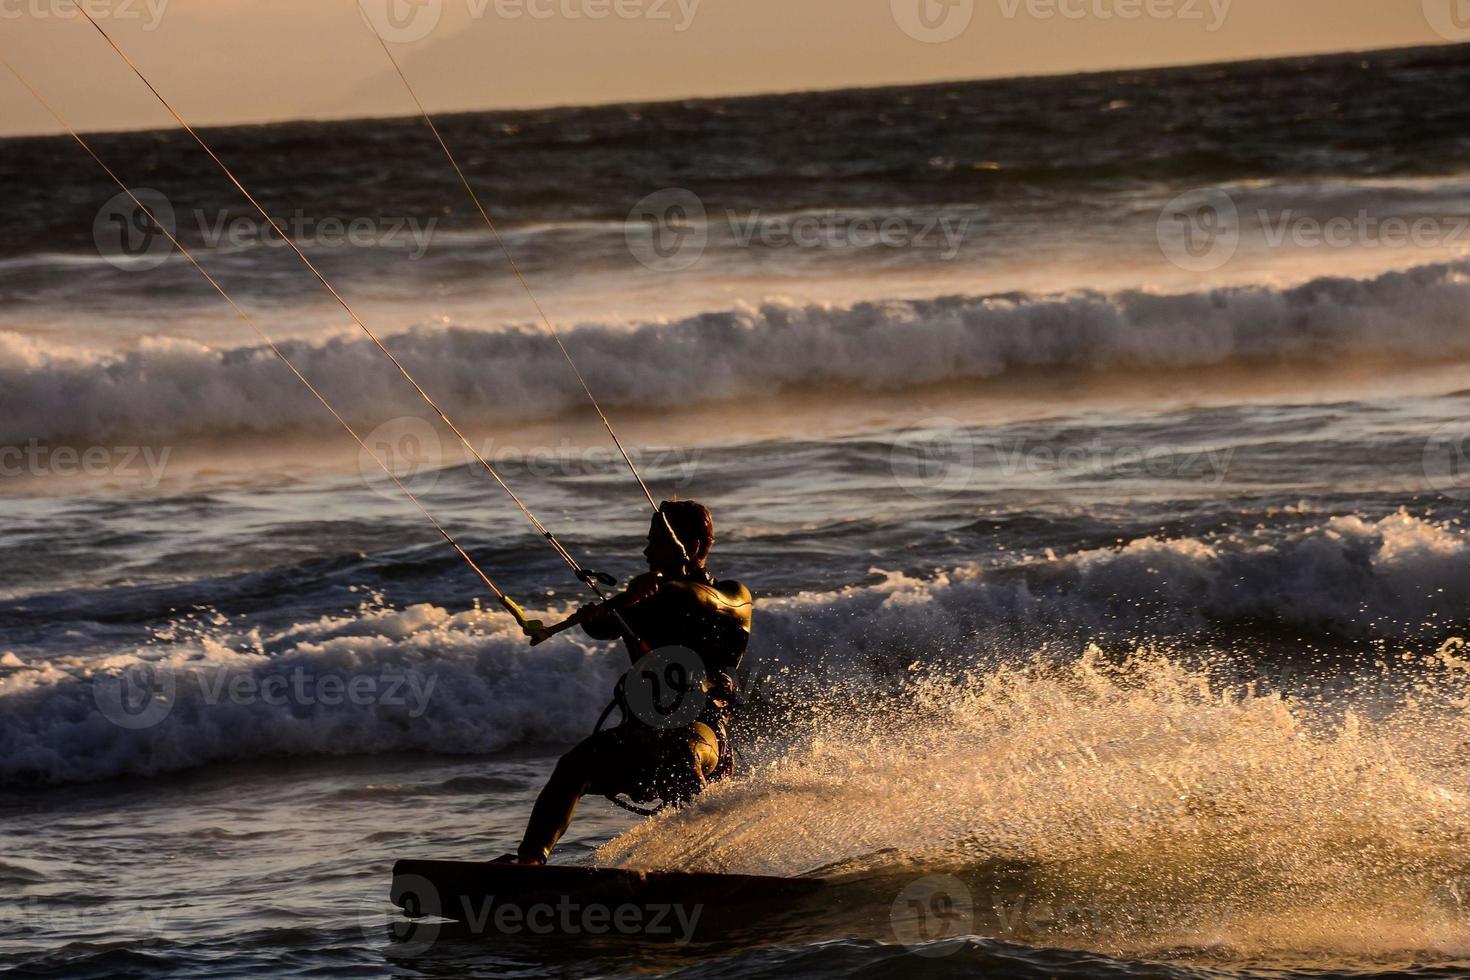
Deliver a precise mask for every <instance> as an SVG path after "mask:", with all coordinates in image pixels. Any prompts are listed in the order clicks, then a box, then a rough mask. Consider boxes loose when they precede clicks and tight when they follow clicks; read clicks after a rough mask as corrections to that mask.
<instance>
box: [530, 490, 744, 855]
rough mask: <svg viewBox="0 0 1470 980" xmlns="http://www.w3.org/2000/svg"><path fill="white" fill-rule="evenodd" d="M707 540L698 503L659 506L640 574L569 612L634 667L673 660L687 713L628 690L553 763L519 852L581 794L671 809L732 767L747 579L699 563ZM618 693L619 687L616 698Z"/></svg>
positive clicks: (538, 851)
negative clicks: (607, 722) (657, 707)
mask: <svg viewBox="0 0 1470 980" xmlns="http://www.w3.org/2000/svg"><path fill="white" fill-rule="evenodd" d="M713 545H714V521H713V519H712V518H711V516H710V513H709V510H708V509H707V508H705V507H704V506H703V505H701V504H697V503H694V502H693V501H676V502H672V503H670V502H665V503H664V504H663V505H662V506H661V507H660V508H659V513H658V514H657V515H656V516H655V517H654V520H653V524H652V526H651V527H650V528H649V535H648V547H647V548H645V549H644V556H645V557H646V558H647V559H648V566H649V572H648V573H647V574H645V575H640V576H639V577H638V578H636V579H634V580H633V581H632V582H630V583H629V584H628V588H627V589H626V590H625V591H624V592H622V593H620V594H619V595H617V596H614V597H613V598H612V599H610V600H608V601H607V602H605V603H600V604H597V605H592V606H586V607H584V608H583V609H582V610H580V611H579V612H578V613H577V616H576V617H574V618H575V619H576V620H577V622H578V624H579V625H581V627H582V628H583V630H585V631H586V633H587V634H588V635H589V636H592V637H594V638H596V639H603V640H611V639H616V638H619V637H620V638H622V639H623V641H624V642H625V644H626V645H627V648H628V653H629V657H630V658H631V659H632V660H633V661H634V662H635V663H637V662H639V661H640V660H642V658H644V657H645V656H649V655H650V654H651V655H652V656H651V658H650V659H651V660H652V661H655V662H658V661H660V659H661V658H668V659H670V660H671V663H672V665H675V666H677V667H678V671H677V673H678V675H679V679H680V682H681V683H682V684H683V685H684V686H683V688H682V689H681V690H677V691H673V692H666V693H672V694H674V695H675V696H676V697H677V698H678V699H679V700H680V704H681V706H682V705H683V700H682V699H684V698H690V699H693V701H692V703H691V705H690V707H692V711H691V710H680V711H678V712H677V713H675V714H673V715H671V716H668V717H664V716H661V715H659V714H658V713H657V712H656V711H650V710H640V707H641V703H640V704H629V703H628V701H631V700H632V699H631V698H626V699H625V700H624V702H623V704H622V707H623V708H624V720H623V722H622V723H621V724H619V725H618V726H617V727H616V728H612V729H607V730H603V731H598V732H596V733H594V734H593V735H591V736H589V737H588V738H586V739H584V740H583V741H582V742H581V743H580V744H578V745H577V746H576V748H574V749H572V750H571V751H570V752H568V753H567V754H566V755H564V756H563V757H562V758H561V761H560V762H558V763H557V766H556V770H555V772H553V773H552V776H551V779H550V780H549V781H548V782H547V784H546V788H545V789H543V790H542V791H541V795H540V796H539V797H537V800H536V806H535V808H534V809H533V811H532V813H531V819H530V821H529V823H528V825H527V827H526V834H525V837H524V838H523V839H522V841H521V845H520V848H519V849H518V851H517V853H516V855H515V856H514V857H515V859H516V860H518V861H521V862H522V863H530V864H540V863H544V862H545V860H546V859H547V857H549V856H550V854H551V851H552V849H553V848H554V847H555V846H556V843H557V841H558V840H560V839H561V836H562V834H563V833H565V832H566V829H567V826H568V825H569V824H570V823H571V819H572V815H573V813H574V812H575V809H576V805H577V801H578V799H580V798H581V797H582V796H584V795H586V794H587V793H598V794H600V795H605V796H609V797H613V796H618V795H626V796H628V797H630V798H631V799H633V800H638V801H650V800H658V801H660V802H662V803H666V804H673V805H676V806H677V805H681V804H683V803H685V802H687V801H688V800H690V799H691V798H693V797H694V796H695V795H696V794H697V793H699V792H700V791H701V790H702V789H703V788H704V787H705V785H706V784H707V783H709V782H711V781H713V780H717V779H722V778H724V777H725V776H727V775H729V773H730V772H731V770H732V769H733V753H732V752H731V750H730V746H729V710H730V705H731V703H732V701H733V698H734V695H735V692H736V690H737V689H738V671H739V668H740V662H741V659H742V658H743V657H744V655H745V649H746V646H747V644H748V643H749V640H750V625H751V614H752V611H753V609H754V602H753V600H752V599H751V595H750V591H749V590H748V589H746V588H745V586H743V585H741V584H740V583H738V582H732V581H727V582H717V581H715V580H714V578H713V577H712V576H711V575H710V574H709V572H708V570H707V569H706V568H705V561H706V559H707V558H708V556H709V552H710V549H711V547H712V546H713ZM690 659H692V660H693V661H694V662H692V663H691V662H685V661H686V660H690ZM664 679H666V678H661V677H660V676H658V675H657V674H656V673H655V674H654V675H653V676H652V678H651V680H652V681H653V682H654V684H655V685H657V684H658V683H659V682H660V681H661V680H664ZM624 693H625V692H624V690H623V688H622V686H621V685H620V689H619V695H620V696H623V695H624ZM508 857H509V856H508Z"/></svg>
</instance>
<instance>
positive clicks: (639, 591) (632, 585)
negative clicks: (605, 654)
mask: <svg viewBox="0 0 1470 980" xmlns="http://www.w3.org/2000/svg"><path fill="white" fill-rule="evenodd" d="M662 584H663V576H662V575H659V574H657V573H655V572H647V573H645V574H643V575H640V576H638V577H637V578H635V579H633V580H632V581H631V582H629V583H628V587H627V588H626V589H624V590H623V591H622V592H620V593H618V594H617V595H615V596H613V597H612V598H611V599H609V600H607V601H606V602H595V603H592V604H591V605H587V606H583V607H582V608H581V609H580V610H578V612H577V618H578V620H579V621H580V624H581V627H582V631H583V632H584V633H586V634H587V635H588V636H590V637H592V638H593V639H594V640H616V639H618V638H619V637H621V636H622V635H623V626H622V624H621V623H619V622H618V616H617V615H616V614H617V613H618V612H621V611H623V610H626V609H632V608H633V607H634V606H636V605H638V604H639V603H640V602H646V601H647V600H649V599H651V598H653V597H654V596H655V595H657V594H658V590H659V587H660V586H661V585H662Z"/></svg>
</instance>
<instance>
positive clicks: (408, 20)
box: [0, 0, 1470, 135]
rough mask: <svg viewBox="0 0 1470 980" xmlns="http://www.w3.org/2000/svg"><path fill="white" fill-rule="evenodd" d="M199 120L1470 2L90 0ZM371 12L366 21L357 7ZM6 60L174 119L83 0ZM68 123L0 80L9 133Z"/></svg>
mask: <svg viewBox="0 0 1470 980" xmlns="http://www.w3.org/2000/svg"><path fill="white" fill-rule="evenodd" d="M84 2H85V3H86V4H87V9H88V10H89V11H91V12H92V13H93V14H94V16H96V17H97V18H98V20H99V22H100V23H101V24H102V26H103V27H104V28H105V29H106V30H108V31H109V32H110V33H112V34H113V35H114V37H115V38H116V40H117V41H118V43H119V44H120V45H121V46H122V48H123V49H124V50H125V51H127V52H128V54H129V55H130V56H132V57H133V58H134V59H135V60H136V61H137V62H138V64H139V66H140V67H141V68H142V69H143V71H144V72H145V73H146V74H147V75H148V76H149V77H150V78H151V79H152V81H153V82H154V83H155V84H156V85H157V86H158V87H159V89H160V90H161V91H162V92H163V93H164V95H165V96H168V97H169V98H170V99H171V100H172V101H173V102H174V103H175V105H176V106H177V107H178V109H179V111H180V112H181V113H182V114H183V115H184V117H185V118H186V119H188V120H189V121H190V122H194V123H199V124H228V123H241V122H266V121H276V120H284V119H300V118H337V117H356V116H395V115H406V114H408V113H410V112H412V111H413V106H412V104H411V103H409V102H408V98H409V97H408V95H407V93H406V92H405V90H404V89H403V87H402V85H401V84H400V83H398V82H397V81H396V80H395V79H394V78H393V76H392V75H391V74H390V72H391V70H392V69H391V67H390V65H389V63H388V61H387V59H386V57H385V56H384V53H383V51H382V49H381V48H380V47H379V46H378V42H377V40H376V39H375V38H374V37H373V34H372V32H371V31H370V30H369V27H368V24H369V23H371V24H374V25H376V26H377V28H378V31H379V32H380V33H381V34H383V35H385V36H386V37H387V38H388V39H389V40H390V41H391V42H392V47H393V50H394V52H395V54H396V55H397V56H398V57H399V58H400V59H401V60H402V62H403V65H404V68H405V71H406V72H407V73H408V75H409V77H410V78H411V79H412V81H413V83H414V85H415V87H416V88H417V89H418V91H419V94H420V95H421V96H422V97H423V99H424V101H425V102H426V103H427V104H428V107H429V108H430V110H431V111H456V110H473V109H491V108H518V107H532V106H545V105H567V104H588V103H605V102H622V101H644V100H659V99H677V98H689V97H699V96H720V95H736V94H751V93H762V92H781V91H793V90H800V89H815V88H841V87H849V86H872V85H890V84H900V83H910V82H931V81H946V80H952V79H969V78H991V77H1001V76H1009V75H1031V74H1053V73H1065V72H1075V71H1091V70H1101V69H1109V68H1126V67H1142V66H1153V65H1175V64H1188V63H1198V62H1209V61H1228V60H1238V59H1243V58H1260V57H1274V56H1281V55H1289V54H1307V53H1316V52H1328V51H1343V50H1362V49H1369V48H1386V47H1400V46H1406V45H1416V44H1433V43H1449V42H1459V41H1470V0H84ZM359 2H361V3H362V5H363V6H362V7H361V8H360V7H359ZM0 58H4V59H5V60H6V61H8V62H10V63H11V64H13V65H14V66H15V67H16V68H17V69H18V70H19V71H20V72H21V73H22V74H23V75H24V76H25V77H26V78H27V79H28V80H29V81H30V82H31V83H32V84H34V85H35V86H36V87H37V88H38V89H39V90H40V91H41V93H42V94H43V95H44V96H45V97H46V98H47V99H48V100H50V101H51V102H52V103H53V104H54V105H55V107H56V108H57V109H58V110H59V111H60V112H61V113H62V114H63V116H65V117H67V118H68V119H69V121H71V122H72V123H73V124H74V125H76V126H77V127H78V128H80V129H82V130H117V129H140V128H154V127H162V126H166V125H168V124H169V120H168V118H167V116H166V115H165V114H164V111H163V109H162V108H161V107H159V106H158V104H157V103H156V102H155V101H154V100H153V99H152V97H151V96H150V95H149V94H148V93H147V91H146V90H145V89H144V88H143V87H142V85H141V83H140V82H138V80H137V79H136V78H134V77H133V76H132V75H131V74H130V73H129V72H128V70H127V69H126V67H125V66H124V65H123V64H122V62H121V60H120V59H119V58H118V57H117V56H116V55H115V54H113V53H112V51H111V50H110V49H109V48H108V47H107V46H106V43H105V42H104V41H103V40H102V38H101V37H99V36H98V35H97V34H96V32H95V31H94V30H93V29H92V28H91V27H90V26H89V25H87V23H86V22H85V21H84V20H82V19H80V17H79V16H78V15H77V13H76V9H75V6H74V5H73V3H72V2H71V0H0ZM56 131H58V127H57V125H56V124H55V122H54V121H53V120H52V119H51V117H50V116H48V115H47V114H46V112H45V111H44V110H43V109H42V108H41V107H40V106H39V105H37V104H36V102H35V100H34V99H33V98H32V97H31V96H30V95H29V94H28V93H27V92H26V91H25V89H23V88H22V87H21V86H20V85H19V84H18V83H17V82H16V81H15V79H14V78H11V77H10V76H9V73H3V72H0V134H3V135H17V134H30V133H48V132H56Z"/></svg>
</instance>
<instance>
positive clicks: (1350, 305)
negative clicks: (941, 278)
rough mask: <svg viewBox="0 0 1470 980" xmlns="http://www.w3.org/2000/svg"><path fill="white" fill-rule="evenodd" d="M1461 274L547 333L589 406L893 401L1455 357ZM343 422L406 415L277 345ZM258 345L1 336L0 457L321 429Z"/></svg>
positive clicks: (464, 400) (501, 348)
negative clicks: (954, 389) (1090, 379)
mask: <svg viewBox="0 0 1470 980" xmlns="http://www.w3.org/2000/svg"><path fill="white" fill-rule="evenodd" d="M1467 270H1470V266H1467V265H1464V264H1441V265H1428V266H1422V267H1419V268H1416V269H1412V270H1409V271H1406V272H1392V273H1388V274H1385V275H1382V276H1379V277H1377V278H1373V279H1366V280H1354V279H1321V280H1316V281H1313V282H1310V283H1307V284H1304V285H1301V286H1297V287H1294V288H1291V289H1274V288H1271V287H1267V286H1252V287H1239V288H1230V289H1217V290H1212V291H1208V292H1199V293H1190V294H1184V295H1172V296H1160V295H1153V294H1147V293H1141V292H1127V293H1118V294H1111V295H1104V294H1098V293H1079V294H1073V295H1057V296H1034V295H1020V294H1018V295H1006V296H985V297H978V296H951V297H941V298H936V299H930V300H919V301H891V302H880V303H861V304H856V305H853V306H833V305H805V306H803V305H797V304H792V303H788V302H781V301H771V302H767V303H765V304H763V305H761V306H739V307H736V308H734V309H731V310H725V311H720V312H710V313H706V314H702V315H699V316H695V317H690V318H687V319H682V320H677V321H672V322H656V323H644V324H641V325H632V326H625V325H610V324H585V325H582V326H579V327H576V328H574V329H571V330H568V331H566V334H565V336H566V339H567V342H568V346H569V347H571V349H572V350H573V351H574V352H575V353H576V355H577V357H578V359H579V362H580V364H581V366H582V367H583V369H584V370H585V371H586V373H587V375H588V380H589V382H590V383H591V385H592V387H593V388H594V389H595V390H596V391H598V392H599V394H600V396H601V397H602V398H603V400H604V401H605V402H607V403H608V404H611V405H618V406H624V407H647V408H659V407H666V406H673V405H685V404H689V403H691V402H699V401H706V400H714V399H724V398H740V397H750V396H764V395H772V394H775V393H779V392H781V391H783V390H787V389H799V388H809V387H811V386H818V385H843V386H857V387H860V388H866V389H875V390H877V389H888V390H898V389H904V388H907V387H911V386H917V385H925V384H932V383H940V382H955V381H974V380H980V379H986V378H995V377H1000V376H1003V375H1006V374H1007V373H1008V372H1014V371H1018V370H1024V369H1036V368H1066V369H1074V370H1098V371H1101V370H1116V371H1126V370H1135V369H1174V368H1195V367H1207V366H1211V365H1219V364H1225V363H1230V362H1239V361H1245V362H1286V363H1292V362H1300V363H1304V364H1313V363H1323V362H1326V363H1331V362H1334V361H1337V360H1341V359H1344V358H1351V357H1354V356H1358V355H1364V356H1369V355H1371V356H1384V357H1390V358H1396V359H1405V360H1426V359H1434V360H1439V359H1444V358H1452V357H1465V356H1470V328H1467V318H1466V315H1465V310H1466V309H1467V308H1470V277H1467ZM388 343H389V344H390V346H391V347H392V348H393V350H394V351H395V353H396V354H397V355H398V356H399V357H400V358H401V359H402V360H403V362H404V364H405V365H406V366H407V367H408V369H409V370H410V371H411V372H413V374H414V375H415V377H417V378H419V379H420V380H421V381H422V382H423V383H424V385H425V387H427V388H428V389H429V390H430V391H431V392H434V393H437V395H438V396H439V398H440V399H441V401H442V402H443V404H444V407H445V408H446V409H447V410H448V411H449V413H450V414H451V415H452V416H454V417H455V418H456V419H460V420H487V419H490V418H501V419H503V418H532V417H549V416H554V415H556V414H558V413H560V412H562V411H564V410H567V409H569V408H572V407H574V406H575V405H577V404H578V402H577V397H578V391H577V389H576V386H575V385H569V384H567V375H566V365H565V364H564V363H563V362H562V361H561V359H560V354H559V353H558V352H557V351H556V349H555V347H554V346H553V345H552V344H551V342H550V340H549V338H547V337H546V336H545V335H544V334H543V333H539V332H537V331H535V330H531V329H528V328H512V329H507V330H503V331H497V332H485V331H474V330H468V329H462V328H448V329H442V330H438V329H436V330H428V329H416V330H413V331H410V332H408V333H404V334H400V335H397V336H395V337H392V338H390V339H389V341H388ZM283 346H284V347H285V349H286V350H287V352H288V354H289V355H290V356H291V357H292V358H293V360H294V361H296V363H297V364H298V366H299V367H300V368H301V369H302V371H303V372H304V373H305V374H306V375H307V376H308V377H309V378H311V379H313V381H315V382H316V383H317V384H318V385H319V386H320V387H321V388H322V389H323V391H324V392H325V393H326V395H327V396H328V398H330V399H331V400H332V401H333V403H334V404H335V405H337V406H338V408H339V409H341V410H342V412H343V414H344V415H345V416H346V417H347V419H348V420H349V421H351V422H354V423H358V424H362V425H367V426H371V425H375V424H377V423H380V422H383V421H385V420H386V419H389V418H392V417H394V416H397V415H410V414H417V413H419V412H420V411H421V409H422V405H421V403H419V402H418V401H417V399H416V397H415V396H414V395H413V393H412V391H411V390H410V389H407V387H406V386H405V385H403V384H402V383H401V382H400V380H399V379H397V378H396V377H394V376H393V373H392V371H391V368H390V367H388V366H387V361H386V359H385V358H383V357H382V355H381V354H380V353H379V352H378V351H376V350H375V349H374V348H373V347H372V345H371V344H370V343H369V342H368V341H366V340H362V341H358V340H356V339H337V340H331V341H328V342H324V343H317V344H312V343H307V342H295V343H290V344H285V345H283ZM331 425H332V422H331V419H330V417H329V416H327V415H326V414H325V413H324V412H322V410H321V408H320V406H319V405H317V404H316V403H315V402H314V401H313V400H312V399H311V398H310V396H309V395H308V394H306V393H305V391H304V389H302V388H301V386H300V385H299V383H298V382H297V381H296V380H295V379H294V378H292V377H291V376H290V374H289V373H288V372H286V371H285V370H284V369H283V368H282V367H281V365H279V364H278V363H276V362H275V360H274V357H273V355H271V354H270V352H269V351H268V350H266V349H264V348H258V347H256V348H240V349H235V350H215V349H211V348H209V347H206V346H203V345H201V344H198V343H196V342H192V341H185V340H177V339H157V338H155V339H149V340H145V341H143V342H141V343H140V344H139V346H137V347H136V348H135V349H132V350H129V351H126V352H114V351H109V352H97V351H88V350H82V349H76V348H63V347H58V346H54V345H53V343H52V342H50V341H43V340H39V339H34V338H27V337H23V336H21V335H19V334H15V333H0V445H17V444H21V443H23V442H25V441H26V440H28V439H43V440H47V439H59V438H63V437H87V438H93V439H107V438H116V437H119V436H123V435H128V436H136V437H145V438H151V439H170V438H187V437H201V436H223V435H228V434H231V433H256V434H260V433H274V432H286V431H311V430H317V429H321V430H326V429H328V428H329V427H330V426H331Z"/></svg>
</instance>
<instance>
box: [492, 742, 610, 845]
mask: <svg viewBox="0 0 1470 980" xmlns="http://www.w3.org/2000/svg"><path fill="white" fill-rule="evenodd" d="M621 731H622V730H621V729H617V728H612V729H606V730H604V731H600V732H597V733H596V734H594V735H589V736H588V737H587V738H585V739H583V740H582V741H581V742H580V743H579V744H578V745H577V746H576V748H574V749H572V750H571V751H570V752H568V753H567V754H566V755H564V756H562V757H561V760H560V761H558V762H557V764H556V769H555V770H554V771H553V772H552V773H551V779H549V780H547V783H546V787H545V788H544V789H542V790H541V795H540V796H538V797H536V805H535V807H533V808H532V810H531V819H530V820H529V821H528V822H527V823H526V833H525V836H524V837H522V838H521V846H520V847H519V848H517V850H516V856H517V858H518V859H519V860H520V861H521V862H522V863H527V864H544V863H545V862H546V859H547V858H548V857H550V856H551V851H552V849H553V848H555V847H556V843H557V841H559V840H561V837H562V834H565V833H566V832H567V827H568V826H570V825H571V822H572V815H573V814H574V813H575V812H576V810H577V801H578V800H580V799H581V798H582V797H583V796H585V795H586V794H587V793H588V792H589V791H591V789H592V788H593V784H594V783H599V784H600V783H603V782H605V781H606V780H607V779H608V778H609V777H612V776H614V775H615V774H616V770H618V769H619V768H621V766H622V765H623V764H625V758H624V757H626V756H627V755H629V754H630V753H629V752H628V750H627V749H628V747H627V746H625V745H624V744H623V743H624V741H625V739H624V738H623V736H622V734H621Z"/></svg>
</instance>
